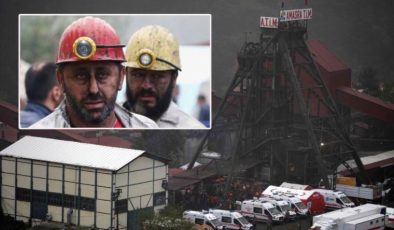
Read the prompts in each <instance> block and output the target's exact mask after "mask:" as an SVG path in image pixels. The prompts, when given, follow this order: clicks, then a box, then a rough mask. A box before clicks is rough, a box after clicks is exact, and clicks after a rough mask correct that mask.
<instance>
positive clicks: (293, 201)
mask: <svg viewBox="0 0 394 230" xmlns="http://www.w3.org/2000/svg"><path fill="white" fill-rule="evenodd" d="M271 197H273V198H275V199H282V200H285V201H287V202H289V203H290V205H291V209H292V210H293V211H295V212H296V213H297V215H298V216H300V217H306V216H308V215H309V209H308V207H307V206H306V205H305V204H304V203H302V201H301V200H300V198H297V197H295V196H293V195H288V194H275V195H272V196H271Z"/></svg>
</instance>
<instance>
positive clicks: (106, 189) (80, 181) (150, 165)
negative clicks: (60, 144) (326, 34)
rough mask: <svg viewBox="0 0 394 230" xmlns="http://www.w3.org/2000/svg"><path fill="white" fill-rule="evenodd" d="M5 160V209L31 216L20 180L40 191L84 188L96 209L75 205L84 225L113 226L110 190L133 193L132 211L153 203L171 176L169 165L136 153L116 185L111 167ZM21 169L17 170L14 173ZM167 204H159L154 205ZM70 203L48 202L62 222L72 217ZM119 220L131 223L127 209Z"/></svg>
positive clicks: (68, 192)
mask: <svg viewBox="0 0 394 230" xmlns="http://www.w3.org/2000/svg"><path fill="white" fill-rule="evenodd" d="M16 162H17V163H16ZM1 166H2V175H1V176H2V184H1V191H2V199H3V201H2V207H3V210H4V211H5V213H6V214H10V215H12V216H13V215H15V211H16V215H17V218H19V219H24V220H25V219H28V218H27V217H29V216H31V213H30V210H31V207H30V202H26V201H20V200H18V201H15V198H16V194H15V186H17V187H19V188H25V189H31V188H32V187H31V186H33V189H34V190H38V191H43V192H50V193H56V194H60V195H61V194H65V195H73V196H78V195H79V194H80V195H81V196H82V197H86V198H91V199H96V203H95V205H96V214H95V212H92V211H87V210H75V209H74V212H73V223H74V224H78V221H79V224H80V225H81V226H93V225H94V221H95V220H96V227H97V228H109V227H110V226H111V211H112V210H111V192H112V191H116V188H121V189H122V193H121V194H120V196H119V199H128V202H127V210H128V211H132V210H136V209H141V208H147V207H152V206H153V203H154V194H155V193H158V192H163V191H165V190H164V189H163V188H162V181H163V180H166V179H167V166H166V165H165V164H164V163H163V162H160V161H156V160H153V159H150V158H148V157H145V156H141V157H139V158H137V159H136V160H134V161H133V162H131V163H130V164H128V165H126V166H125V167H123V168H122V169H121V170H119V171H118V172H117V174H116V175H115V176H114V185H115V186H114V187H112V184H111V183H112V172H111V171H107V170H100V169H91V168H84V167H78V166H70V165H62V164H58V163H50V162H49V163H48V162H43V161H34V160H33V161H31V160H22V159H18V160H16V159H15V158H12V157H5V156H2V157H1ZM16 172H17V174H18V175H15V173H16ZM96 172H97V175H96ZM15 177H16V178H15ZM15 182H16V183H15ZM96 183H97V184H96ZM15 203H16V204H17V205H16V207H15ZM162 206H163V205H159V206H157V207H155V210H156V209H157V208H159V207H162ZM69 209H70V208H68V207H60V206H57V205H48V213H49V214H51V215H52V220H53V221H58V222H61V221H63V222H66V221H67V212H68V210H69ZM114 223H115V222H113V223H112V224H114ZM119 224H120V226H126V225H127V212H125V213H120V214H119ZM113 227H114V226H113Z"/></svg>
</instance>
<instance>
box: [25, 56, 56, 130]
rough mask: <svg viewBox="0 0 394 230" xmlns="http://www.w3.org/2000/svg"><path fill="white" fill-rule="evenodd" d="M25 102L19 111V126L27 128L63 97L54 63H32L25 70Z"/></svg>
mask: <svg viewBox="0 0 394 230" xmlns="http://www.w3.org/2000/svg"><path fill="white" fill-rule="evenodd" d="M25 89H26V95H27V104H26V106H25V107H24V108H23V109H22V110H21V113H20V126H21V128H27V127H29V126H31V125H32V124H34V123H36V122H37V121H39V120H41V119H42V118H44V117H46V116H47V115H49V114H50V113H51V112H52V111H53V110H54V109H55V108H56V107H57V106H58V105H59V103H60V101H61V100H62V98H63V91H62V89H61V87H60V86H59V83H58V82H57V79H56V64H55V63H53V62H40V63H34V64H33V65H32V66H31V67H30V68H29V69H28V70H27V72H26V76H25Z"/></svg>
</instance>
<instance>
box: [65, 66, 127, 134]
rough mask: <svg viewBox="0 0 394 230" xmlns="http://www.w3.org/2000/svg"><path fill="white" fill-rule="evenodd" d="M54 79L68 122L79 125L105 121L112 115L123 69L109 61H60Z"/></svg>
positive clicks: (92, 124)
mask: <svg viewBox="0 0 394 230" xmlns="http://www.w3.org/2000/svg"><path fill="white" fill-rule="evenodd" d="M58 79H59V82H60V84H61V85H62V87H63V89H64V92H65V95H66V106H67V112H68V114H69V117H70V122H71V123H72V124H75V123H76V122H78V123H79V124H81V122H82V124H83V126H87V127H88V126H97V125H100V124H102V123H105V122H106V121H107V119H109V117H110V115H111V114H112V115H113V114H114V107H115V101H116V96H117V91H118V90H120V88H121V85H122V82H123V68H122V67H121V65H120V64H119V63H116V62H109V61H97V62H72V63H67V64H62V66H61V67H60V68H59V71H58Z"/></svg>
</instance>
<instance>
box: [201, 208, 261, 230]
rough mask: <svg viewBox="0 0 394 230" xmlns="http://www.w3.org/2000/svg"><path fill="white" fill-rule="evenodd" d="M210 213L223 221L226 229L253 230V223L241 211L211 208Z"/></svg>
mask: <svg viewBox="0 0 394 230" xmlns="http://www.w3.org/2000/svg"><path fill="white" fill-rule="evenodd" d="M209 213H212V214H213V215H215V216H216V217H217V218H218V219H219V221H220V222H222V225H223V226H224V228H225V229H237V230H253V224H251V223H249V221H247V220H246V219H245V217H243V216H242V215H241V214H240V213H239V212H230V211H228V210H222V209H209Z"/></svg>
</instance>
